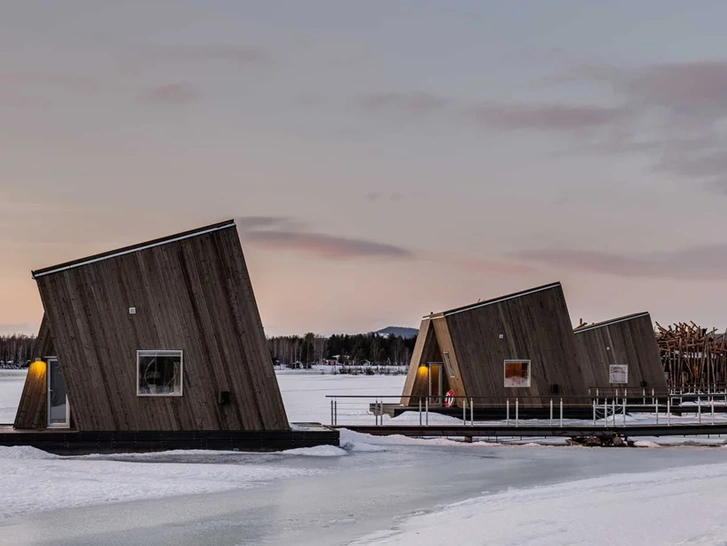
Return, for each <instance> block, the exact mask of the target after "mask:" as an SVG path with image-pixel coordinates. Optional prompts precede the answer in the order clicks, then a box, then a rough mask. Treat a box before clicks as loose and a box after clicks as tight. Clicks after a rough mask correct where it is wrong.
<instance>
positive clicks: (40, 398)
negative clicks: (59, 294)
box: [13, 316, 54, 429]
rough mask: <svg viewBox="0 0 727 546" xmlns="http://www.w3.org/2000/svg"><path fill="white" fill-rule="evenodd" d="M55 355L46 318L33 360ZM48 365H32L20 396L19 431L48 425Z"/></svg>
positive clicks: (16, 419)
mask: <svg viewBox="0 0 727 546" xmlns="http://www.w3.org/2000/svg"><path fill="white" fill-rule="evenodd" d="M47 356H54V355H53V339H52V337H51V333H50V328H49V327H48V320H47V318H46V317H45V316H44V317H43V320H42V322H41V323H40V330H39V331H38V337H37V338H36V340H35V345H34V347H33V359H34V360H35V359H38V358H39V359H45V357H47ZM47 381H48V376H47V363H45V365H44V364H36V363H33V364H31V366H30V368H29V369H28V375H27V376H26V378H25V385H24V386H23V393H22V394H21V395H20V402H19V403H18V411H17V413H16V414H15V422H14V423H13V426H14V427H15V428H18V429H31V428H45V427H46V426H47V424H48V384H47Z"/></svg>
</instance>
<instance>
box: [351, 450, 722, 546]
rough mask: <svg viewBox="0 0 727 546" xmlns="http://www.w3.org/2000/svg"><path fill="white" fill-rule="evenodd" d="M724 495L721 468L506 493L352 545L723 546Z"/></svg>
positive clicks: (423, 516)
mask: <svg viewBox="0 0 727 546" xmlns="http://www.w3.org/2000/svg"><path fill="white" fill-rule="evenodd" d="M725 488H727V464H715V465H705V466H698V467H686V468H680V469H676V470H668V471H658V472H648V473H642V474H615V475H608V476H604V477H598V478H593V479H586V480H578V481H573V482H566V483H560V484H555V485H546V486H542V487H528V488H523V489H513V490H510V491H502V492H498V493H494V494H491V495H484V496H481V497H478V498H475V499H470V500H466V501H463V502H460V503H455V504H452V505H450V506H448V507H445V508H443V509H440V510H437V511H435V512H433V513H426V514H421V515H416V516H413V517H411V518H409V519H407V520H406V521H404V522H402V523H400V524H398V525H396V526H395V528H394V529H390V530H386V531H379V532H375V533H372V534H371V535H369V536H367V537H364V538H363V539H360V540H357V541H355V542H353V543H352V544H355V545H357V546H365V545H366V546H374V545H375V546H419V545H421V544H453V543H455V542H456V543H457V544H467V545H468V546H480V545H481V546H485V545H491V544H508V545H509V544H518V545H551V544H559V545H566V544H589V545H592V546H597V545H604V546H608V545H611V544H619V543H621V544H702V545H704V544H713V545H718V544H719V545H723V544H725V540H727V504H725V503H724V502H723V497H724V490H725Z"/></svg>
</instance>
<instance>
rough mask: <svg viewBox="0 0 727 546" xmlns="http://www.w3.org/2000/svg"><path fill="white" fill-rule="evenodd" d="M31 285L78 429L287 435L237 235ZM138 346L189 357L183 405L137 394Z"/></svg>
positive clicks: (205, 237)
mask: <svg viewBox="0 0 727 546" xmlns="http://www.w3.org/2000/svg"><path fill="white" fill-rule="evenodd" d="M37 282H38V287H39V290H40V294H41V298H42V300H43V305H44V307H45V309H46V313H47V317H48V322H49V325H50V329H51V330H52V332H53V339H54V342H55V345H56V352H57V353H58V354H57V356H58V357H59V362H60V366H61V369H62V370H63V375H64V378H65V380H66V386H67V389H68V398H69V402H70V404H71V408H72V412H73V417H74V420H75V425H76V428H77V429H78V430H99V431H100V430H286V429H288V428H289V424H288V420H287V417H286V414H285V408H284V406H283V400H282V396H281V394H280V389H279V387H278V383H277V379H276V377H275V372H274V369H273V365H272V360H271V357H270V353H269V350H268V347H267V344H266V341H265V335H264V331H263V327H262V322H261V320H260V315H259V312H258V308H257V303H256V301H255V297H254V294H253V289H252V284H251V281H250V277H249V274H248V270H247V266H246V264H245V260H244V256H243V252H242V247H241V245H240V240H239V237H238V234H237V230H236V228H235V227H234V226H233V227H231V228H226V229H222V230H218V231H214V232H211V233H205V234H202V235H198V236H195V237H192V238H188V239H184V240H181V241H175V242H168V243H166V244H163V245H160V246H155V247H151V248H146V249H143V250H139V251H136V252H132V253H128V254H125V255H121V256H114V257H110V258H107V259H105V260H102V261H97V262H94V263H88V264H85V265H82V266H80V267H75V268H71V269H67V270H64V271H60V272H56V273H52V274H49V275H46V276H41V277H39V278H38V279H37ZM130 307H135V308H136V314H134V315H132V314H129V308H130ZM139 349H150V350H151V349H166V350H183V351H184V365H183V368H184V371H183V382H184V384H183V389H184V394H183V396H181V397H137V395H136V388H137V385H136V365H137V363H136V351H137V350H139ZM218 391H230V392H231V401H230V403H229V404H227V405H220V404H218V401H217V393H218Z"/></svg>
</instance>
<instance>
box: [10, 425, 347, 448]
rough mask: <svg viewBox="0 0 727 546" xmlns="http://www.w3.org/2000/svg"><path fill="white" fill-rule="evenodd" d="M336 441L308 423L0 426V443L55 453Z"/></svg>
mask: <svg viewBox="0 0 727 546" xmlns="http://www.w3.org/2000/svg"><path fill="white" fill-rule="evenodd" d="M339 444H340V433H339V431H338V430H335V429H331V428H328V427H323V426H320V425H319V426H315V427H314V426H311V425H308V426H307V427H306V428H305V429H303V430H301V429H297V430H281V431H238V430H221V431H217V430H215V431H113V432H111V431H109V432H79V431H75V430H67V429H63V430H52V429H45V430H16V429H12V428H6V427H2V428H0V446H32V447H35V448H37V449H42V450H43V451H47V452H49V453H54V454H56V455H88V454H96V453H142V452H153V451H171V450H176V449H207V450H217V451H284V450H287V449H296V448H303V447H315V446H320V445H333V446H338V445H339Z"/></svg>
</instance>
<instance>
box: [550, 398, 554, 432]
mask: <svg viewBox="0 0 727 546" xmlns="http://www.w3.org/2000/svg"><path fill="white" fill-rule="evenodd" d="M550 426H551V427H552V426H553V399H552V398H551V399H550Z"/></svg>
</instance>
